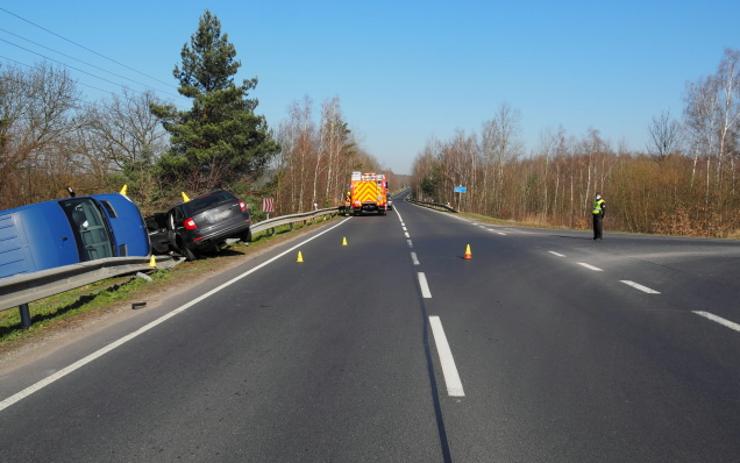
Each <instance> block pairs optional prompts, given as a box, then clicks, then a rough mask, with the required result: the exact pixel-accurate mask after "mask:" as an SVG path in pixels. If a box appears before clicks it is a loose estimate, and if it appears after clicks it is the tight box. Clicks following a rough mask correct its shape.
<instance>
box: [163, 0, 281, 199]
mask: <svg viewBox="0 0 740 463" xmlns="http://www.w3.org/2000/svg"><path fill="white" fill-rule="evenodd" d="M180 56H181V58H182V65H181V67H180V66H175V69H174V71H173V74H174V76H175V78H176V79H178V80H179V81H180V86H179V88H178V91H179V92H180V94H181V95H183V96H185V97H188V98H192V99H193V106H192V108H191V109H190V110H189V111H178V110H177V108H175V106H174V105H152V106H151V110H152V112H153V113H154V114H155V115H156V116H158V117H159V118H161V120H162V123H163V126H164V128H165V129H166V130H167V131H168V132H169V133H170V135H171V140H170V141H171V148H170V150H169V151H168V152H167V153H165V154H164V155H163V156H162V157H161V158H160V161H159V164H158V169H159V174H160V177H161V179H162V180H163V182H165V184H173V183H177V184H182V185H183V186H186V187H187V188H189V189H190V190H191V191H203V190H207V189H212V188H214V187H219V186H226V185H228V184H229V183H230V182H233V181H235V180H238V179H241V178H244V177H247V176H252V177H253V176H256V175H259V174H260V173H261V172H262V171H263V169H264V168H265V166H266V165H267V163H268V162H269V160H270V158H271V157H272V156H273V155H275V154H276V153H277V152H278V150H279V146H278V144H277V143H276V142H275V141H274V140H273V138H272V135H271V133H270V130H269V128H268V126H267V122H266V120H265V118H264V117H262V116H259V115H257V114H255V112H254V110H255V108H256V107H257V100H256V99H251V98H249V97H248V94H249V91H250V90H252V89H254V88H255V87H256V85H257V79H256V78H253V79H248V80H244V81H243V82H242V83H241V85H238V86H237V84H236V83H235V82H234V76H235V75H236V72H237V70H238V69H239V67H240V66H241V63H240V62H239V61H237V60H236V59H235V57H236V49H235V48H234V45H233V44H231V43H230V42H229V38H228V34H221V22H220V21H219V19H218V18H217V17H216V16H214V15H213V14H212V13H211V12H210V11H208V10H206V11H205V12H204V13H203V15H202V16H201V17H200V21H199V23H198V30H197V31H196V32H195V33H194V34H193V35H192V36H191V38H190V43H189V44H188V43H186V44H185V45H183V47H182V51H181V52H180Z"/></svg>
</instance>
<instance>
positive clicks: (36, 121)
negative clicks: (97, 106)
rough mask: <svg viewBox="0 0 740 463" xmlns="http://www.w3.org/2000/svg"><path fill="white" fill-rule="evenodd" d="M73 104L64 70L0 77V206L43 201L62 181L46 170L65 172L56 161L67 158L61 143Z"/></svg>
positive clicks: (9, 71) (10, 71)
mask: <svg viewBox="0 0 740 463" xmlns="http://www.w3.org/2000/svg"><path fill="white" fill-rule="evenodd" d="M77 105H78V93H77V90H76V86H75V83H74V81H73V80H72V79H71V78H70V77H69V75H68V74H67V73H66V71H64V70H60V69H56V68H53V67H51V66H48V65H45V64H42V65H38V66H35V67H33V68H31V69H30V70H25V69H19V68H14V67H7V68H5V69H4V70H3V71H2V72H1V73H0V149H1V150H2V151H1V152H0V175H2V178H3V181H2V182H0V206H12V205H16V204H21V203H23V202H28V201H31V200H34V199H38V197H39V196H40V197H46V196H49V195H50V194H53V191H54V190H55V189H56V188H58V185H57V184H56V182H63V181H64V179H62V178H60V177H59V176H55V177H51V176H50V174H51V173H52V172H50V170H49V169H50V168H52V167H54V166H56V167H59V168H61V169H63V170H65V171H66V170H68V169H69V168H70V166H69V163H68V162H65V161H63V160H60V158H61V157H71V156H72V155H73V153H71V152H70V150H69V149H68V146H67V141H68V139H67V138H68V135H69V134H70V133H71V132H72V131H73V130H74V128H75V125H76V122H75V120H74V118H73V111H74V109H75V108H76V107H77ZM54 173H56V172H54ZM39 178H44V179H45V180H43V181H37V180H38V179H39ZM52 180H54V181H52Z"/></svg>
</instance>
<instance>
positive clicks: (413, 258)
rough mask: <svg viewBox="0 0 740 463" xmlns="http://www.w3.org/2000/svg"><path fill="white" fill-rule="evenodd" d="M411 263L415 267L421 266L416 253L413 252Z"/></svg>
mask: <svg viewBox="0 0 740 463" xmlns="http://www.w3.org/2000/svg"><path fill="white" fill-rule="evenodd" d="M411 262H412V263H413V264H414V265H419V258H418V257H416V253H415V252H411Z"/></svg>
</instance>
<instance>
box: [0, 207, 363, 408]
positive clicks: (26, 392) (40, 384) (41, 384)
mask: <svg viewBox="0 0 740 463" xmlns="http://www.w3.org/2000/svg"><path fill="white" fill-rule="evenodd" d="M349 219H351V217H347V218H346V219H344V220H342V221H341V222H339V223H338V224H336V225H333V226H331V227H329V228H327V229H326V230H324V231H322V232H319V233H317V234H316V235H314V236H312V237H310V238H308V239H305V240H303V241H301V242H300V243H298V244H296V245H295V246H292V247H290V248H288V249H286V250H285V251H283V252H281V253H280V254H278V255H276V256H274V257H271V258H270V259H268V260H266V261H264V262H262V263H261V264H259V265H256V266H254V267H252V268H251V269H249V270H247V271H246V272H244V273H241V274H239V275H237V276H236V277H234V278H232V279H231V280H229V281H227V282H226V283H222V284H221V285H219V286H217V287H215V288H213V289H212V290H210V291H208V292H206V293H204V294H202V295H200V296H198V297H196V298H195V299H193V300H191V301H190V302H188V303H186V304H183V305H181V306H180V307H178V308H176V309H173V310H171V311H170V312H167V313H166V314H164V315H162V316H161V317H159V318H157V319H155V320H153V321H151V322H149V323H147V324H146V325H144V326H142V327H141V328H139V329H137V330H135V331H133V332H131V333H129V334H127V335H126V336H123V337H122V338H119V339H117V340H115V341H113V342H111V343H110V344H107V345H106V346H103V347H101V348H100V349H98V350H96V351H95V352H93V353H91V354H89V355H86V356H85V357H83V358H81V359H80V360H77V361H76V362H74V363H72V364H71V365H68V366H66V367H64V368H62V369H61V370H59V371H57V372H55V373H53V374H51V375H49V376H47V377H46V378H44V379H42V380H40V381H37V382H36V383H34V384H32V385H30V386H28V387H26V388H25V389H23V390H21V391H19V392H16V393H15V394H13V395H11V396H10V397H7V398H5V399H3V400H2V401H1V402H0V412H2V411H3V410H5V409H6V408H8V407H10V406H11V405H13V404H15V403H17V402H20V401H21V400H23V399H25V398H26V397H28V396H30V395H31V394H33V393H35V392H38V391H40V390H41V389H43V388H45V387H46V386H48V385H50V384H52V383H54V382H55V381H58V380H60V379H62V378H64V377H65V376H67V375H68V374H70V373H72V372H74V371H75V370H78V369H79V368H82V367H83V366H85V365H87V364H88V363H90V362H92V361H94V360H96V359H98V358H100V357H102V356H103V355H105V354H107V353H108V352H110V351H112V350H114V349H116V348H118V347H120V346H121V345H123V344H125V343H127V342H128V341H130V340H132V339H134V338H136V337H137V336H139V335H142V334H144V333H146V332H147V331H149V330H151V329H152V328H154V327H156V326H157V325H160V324H162V323H164V322H165V321H167V320H169V319H170V318H172V317H174V316H175V315H177V314H179V313H182V312H185V311H186V310H188V309H189V308H191V307H193V306H194V305H196V304H198V303H199V302H201V301H203V300H204V299H206V298H208V297H210V296H212V295H214V294H216V293H217V292H219V291H221V290H223V289H225V288H227V287H229V286H231V285H233V284H234V283H236V282H237V281H239V280H241V279H243V278H245V277H247V276H249V275H251V274H252V273H254V272H256V271H257V270H259V269H261V268H263V267H266V266H267V265H269V264H271V263H273V262H275V261H276V260H278V259H279V258H281V257H283V256H285V255H286V254H289V253H291V252H293V251H295V250H296V249H298V248H300V247H301V246H303V245H305V244H306V243H308V242H309V241H313V240H315V239H316V238H318V237H320V236H322V235H324V234H325V233H328V232H330V231H332V230H333V229H335V228H337V227H339V226H340V225H342V224H344V223H345V222H346V221H348V220H349Z"/></svg>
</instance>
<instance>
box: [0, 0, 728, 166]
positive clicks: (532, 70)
mask: <svg viewBox="0 0 740 463" xmlns="http://www.w3.org/2000/svg"><path fill="white" fill-rule="evenodd" d="M0 6H2V7H3V8H6V9H8V10H10V11H13V12H15V13H17V14H19V15H21V16H23V17H25V18H28V19H30V20H32V21H34V22H36V23H39V24H41V25H43V26H45V27H47V28H49V29H51V30H53V31H55V32H57V33H59V34H61V35H63V36H66V37H68V38H70V39H72V40H74V41H77V42H80V43H82V44H84V45H86V46H88V47H90V48H92V49H94V50H96V51H99V52H100V53H102V54H104V55H106V56H110V57H112V58H115V59H116V60H118V61H121V62H123V63H125V64H127V65H129V66H131V67H134V68H136V69H138V70H141V71H143V72H145V73H147V74H150V75H153V76H156V77H158V78H159V79H161V80H164V81H166V82H171V86H170V87H169V88H165V86H164V85H163V84H159V83H157V82H155V81H152V80H150V79H147V78H146V77H142V76H140V75H137V74H135V73H132V72H130V71H128V70H126V69H123V68H120V67H118V66H116V65H115V64H113V63H111V62H108V61H105V60H104V59H102V58H99V57H97V56H95V55H92V54H90V53H88V52H85V51H84V50H81V49H79V48H76V47H74V46H72V45H70V44H68V43H65V42H64V41H62V40H61V39H58V38H56V37H54V36H52V35H49V34H47V33H45V32H43V31H41V30H38V29H36V28H34V27H32V26H30V25H28V24H26V23H24V22H22V21H19V20H18V19H16V18H14V17H12V16H9V15H7V14H6V13H3V12H0V28H2V29H4V30H6V31H10V32H13V33H15V34H19V35H22V36H23V37H26V38H28V39H32V40H34V41H36V42H39V43H42V44H44V45H46V46H48V47H51V48H54V49H57V50H59V51H63V52H65V53H68V54H70V55H74V56H76V57H78V58H80V59H84V60H86V61H88V62H91V63H93V64H96V65H98V66H101V67H103V68H106V69H109V70H111V71H115V72H116V73H119V74H123V75H127V76H130V77H131V78H133V79H135V80H141V81H146V82H151V83H152V84H153V85H154V87H156V88H158V89H161V90H163V91H166V92H169V93H176V91H175V86H176V82H175V81H174V79H173V78H172V74H171V72H172V68H173V66H174V65H175V64H177V63H178V62H179V52H180V49H181V47H182V45H183V43H185V42H186V41H187V40H188V39H189V37H190V35H191V34H192V33H193V31H194V30H195V28H196V26H197V22H198V17H199V16H200V14H201V13H202V12H203V10H204V9H205V8H209V9H211V11H213V12H214V13H215V14H216V15H217V16H219V18H220V19H221V21H222V27H223V31H224V32H227V33H228V34H229V37H230V40H231V41H232V42H233V43H234V44H235V46H236V48H237V52H238V57H239V59H240V60H241V62H242V65H243V66H242V69H241V71H240V77H242V78H246V77H252V76H257V77H258V78H259V80H260V83H259V86H258V88H257V90H256V92H255V93H254V95H255V96H257V97H258V98H259V100H260V106H259V108H258V112H260V113H262V114H264V115H265V116H266V117H267V119H268V122H269V123H270V124H271V125H272V126H274V127H276V126H277V124H278V123H279V121H280V120H281V119H283V118H285V116H286V114H287V107H288V106H289V105H290V103H291V102H292V101H294V100H297V99H301V98H303V96H304V95H309V96H310V97H311V98H312V99H313V101H314V102H315V104H316V106H317V110H318V106H319V104H320V102H321V101H322V100H324V99H326V98H330V97H332V96H339V97H340V99H341V102H342V106H343V110H344V113H345V117H346V119H347V120H348V121H349V123H350V126H351V127H352V128H353V130H354V131H355V133H356V134H357V135H358V137H359V139H360V141H361V143H362V145H363V146H364V147H365V148H366V149H367V150H368V151H370V152H371V153H373V154H374V155H375V156H376V157H378V159H380V160H381V161H382V162H383V163H385V164H386V165H387V166H389V167H391V168H393V169H394V170H395V171H397V172H400V173H404V172H408V171H409V169H410V166H411V163H412V161H413V158H414V157H415V156H416V154H417V153H418V152H419V151H420V150H421V149H422V147H423V146H424V144H425V143H426V141H427V140H428V139H429V138H430V137H436V138H439V139H445V138H447V137H449V136H450V135H451V134H453V133H454V131H455V130H457V129H462V130H465V131H473V130H475V131H477V130H479V128H480V125H481V123H482V122H483V121H485V120H486V119H489V118H491V117H492V115H493V113H494V112H495V110H496V108H497V107H498V106H499V104H501V103H502V102H507V103H509V104H510V105H511V106H512V107H514V108H515V109H517V110H518V111H519V112H520V114H521V128H522V133H521V135H522V141H523V142H524V143H525V146H526V147H527V148H528V149H533V148H536V147H537V145H538V141H539V136H540V133H541V132H542V131H543V130H548V129H555V128H557V127H558V126H561V125H562V126H563V127H564V128H565V129H566V130H567V131H568V132H569V133H571V134H574V135H577V136H580V135H582V134H584V133H585V132H586V131H587V130H588V128H589V127H593V128H596V129H599V130H600V131H601V133H602V135H603V136H605V137H606V138H607V139H608V140H610V141H611V142H613V143H615V144H616V143H618V142H620V141H624V142H626V143H627V145H628V146H629V147H631V148H634V149H642V148H644V146H645V144H646V142H647V125H648V123H649V121H650V119H651V117H652V116H653V115H655V114H657V113H659V112H661V111H663V110H670V111H671V112H672V113H673V114H674V115H675V116H680V115H681V112H682V108H683V94H684V88H685V85H686V82H688V81H693V80H695V79H697V78H699V77H701V76H704V75H707V74H709V73H711V72H713V71H714V70H715V69H716V66H717V64H718V62H719V60H720V58H721V56H722V52H723V49H724V48H726V47H732V48H740V26H738V24H739V18H740V1H737V0H735V1H695V2H681V1H673V2H668V1H666V2H648V1H640V2H632V1H621V2H563V3H557V2H534V1H529V2H517V3H516V4H514V3H513V2H504V3H498V2H473V1H457V2H436V1H425V2H391V1H373V2H367V3H362V4H360V3H356V2H347V1H340V2H305V1H295V2H293V1H282V2H274V1H263V2H247V1H232V2H227V1H220V2H219V1H214V2H190V1H178V2H164V1H152V0H150V1H148V2H141V1H138V0H136V1H128V2H101V1H96V2H92V1H90V2H81V1H65V2H51V1H49V2H33V1H17V0H5V1H3V3H2V5H0ZM0 38H2V39H5V40H10V41H12V42H14V43H18V44H22V45H24V46H26V47H28V48H33V49H35V50H38V51H39V52H40V53H43V54H46V55H48V56H52V57H56V58H58V59H60V60H62V61H65V62H68V63H70V64H74V65H76V66H79V67H82V68H85V69H88V70H89V71H90V72H93V73H96V74H100V75H104V76H106V77H107V78H109V79H110V80H113V81H117V82H122V83H127V82H125V81H123V80H122V79H120V78H117V77H112V76H110V75H106V74H103V73H101V72H100V71H98V70H94V69H89V68H86V67H84V66H82V65H79V64H76V63H74V62H72V61H70V60H68V59H66V58H62V57H58V56H57V55H54V54H53V53H51V52H49V51H46V50H40V49H38V48H37V47H35V46H33V45H29V44H27V43H23V41H22V40H20V39H17V38H15V37H12V36H9V35H7V34H6V33H5V32H2V31H0ZM0 56H3V57H9V58H13V59H16V60H18V61H21V62H25V63H29V64H31V63H34V62H36V61H38V60H40V58H38V57H37V56H34V55H31V54H29V53H28V52H25V51H22V50H19V49H17V48H15V47H13V46H11V45H9V44H7V43H6V42H2V41H0ZM2 61H4V60H3V59H2V58H0V62H2ZM72 74H73V75H74V76H75V77H76V78H78V80H79V81H80V82H83V83H87V84H90V85H94V86H96V87H100V88H101V89H105V90H108V91H116V87H115V86H113V85H111V84H109V83H106V82H102V81H99V80H97V79H95V78H92V77H90V76H86V75H82V74H79V73H77V72H72ZM129 83H130V82H129ZM131 87H132V88H135V89H138V88H141V87H140V86H137V85H135V84H131ZM83 91H84V93H85V94H86V96H87V97H88V98H99V97H101V96H103V95H104V94H103V93H101V92H99V91H97V90H92V89H89V88H84V87H83ZM160 95H162V96H163V97H166V98H168V97H167V96H166V95H165V94H164V93H160ZM171 99H172V98H171ZM173 100H174V101H176V102H177V103H178V105H180V106H183V107H185V106H187V100H184V99H179V100H175V99H173Z"/></svg>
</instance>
